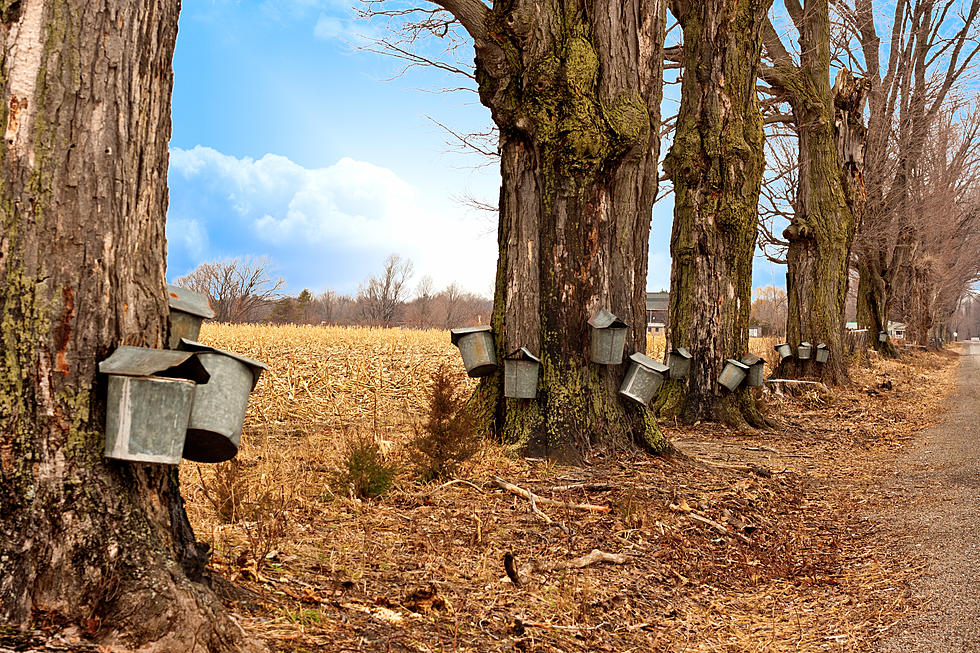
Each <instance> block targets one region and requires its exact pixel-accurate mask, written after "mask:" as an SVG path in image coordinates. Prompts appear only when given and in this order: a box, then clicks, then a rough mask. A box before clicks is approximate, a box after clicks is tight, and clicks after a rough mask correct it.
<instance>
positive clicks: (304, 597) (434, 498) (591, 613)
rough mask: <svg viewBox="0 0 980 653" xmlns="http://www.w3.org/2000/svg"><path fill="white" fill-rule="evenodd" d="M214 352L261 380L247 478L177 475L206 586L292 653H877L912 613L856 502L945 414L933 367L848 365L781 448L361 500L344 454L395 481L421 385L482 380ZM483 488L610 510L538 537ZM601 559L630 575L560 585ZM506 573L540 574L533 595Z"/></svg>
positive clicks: (328, 355)
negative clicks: (353, 452)
mask: <svg viewBox="0 0 980 653" xmlns="http://www.w3.org/2000/svg"><path fill="white" fill-rule="evenodd" d="M202 340H204V341H205V342H208V343H209V344H214V345H216V346H219V347H222V348H226V349H231V350H234V351H237V352H240V353H243V354H246V355H248V356H253V357H255V358H258V359H260V360H263V361H265V362H266V363H268V364H269V365H270V370H269V372H268V373H266V374H265V375H263V380H262V381H260V384H259V386H258V387H257V389H256V392H255V394H254V395H253V400H252V402H251V404H250V408H249V414H248V418H247V423H246V432H245V434H244V436H243V444H242V450H241V452H240V455H239V457H238V459H237V461H238V462H236V463H235V464H234V465H232V464H229V463H225V464H223V465H196V464H193V463H185V464H184V465H183V466H182V468H181V471H182V479H183V491H184V494H185V497H186V498H187V504H188V512H189V514H190V516H191V520H192V522H193V523H194V525H195V528H196V530H197V533H198V537H200V538H201V539H204V540H207V541H210V542H212V544H213V545H214V547H215V549H216V553H215V556H214V558H213V562H212V567H213V569H214V570H216V572H217V573H219V574H221V575H223V576H225V577H227V578H230V579H232V580H234V581H235V582H237V583H239V584H241V585H242V586H244V587H246V588H247V589H248V590H249V596H248V598H245V597H239V598H241V602H240V603H239V604H238V605H237V607H236V608H235V609H236V611H237V612H238V613H239V615H240V620H241V622H242V624H243V626H244V627H245V628H246V630H248V631H249V632H250V633H252V634H253V635H255V636H256V637H262V638H265V639H267V640H268V641H269V642H270V644H271V645H272V646H273V647H274V648H276V649H278V650H288V651H301V650H308V651H314V650H330V651H342V650H364V651H477V650H479V651H515V650H521V651H654V650H677V651H755V650H760V651H761V650H766V651H790V650H792V651H797V650H799V651H824V650H831V651H838V650H867V649H868V647H869V646H870V644H871V643H873V642H874V641H875V639H876V638H878V637H879V636H880V635H881V634H882V633H883V632H886V631H887V630H888V628H889V627H891V626H892V625H893V624H894V623H895V622H896V620H897V619H899V618H901V617H902V615H903V614H904V613H906V612H907V611H908V610H909V609H910V603H909V590H908V581H909V579H910V578H911V577H912V576H913V575H914V573H916V569H917V565H918V564H919V563H918V561H917V560H915V559H914V558H910V557H908V556H906V555H904V554H902V553H901V552H899V551H891V550H888V549H884V550H882V549H881V548H880V544H881V541H882V538H883V535H882V533H880V532H879V531H878V530H877V526H876V522H875V521H874V519H873V515H870V514H868V511H867V510H866V506H868V505H870V504H871V503H873V502H875V501H877V495H876V490H875V488H876V487H877V484H876V481H877V479H878V478H879V477H880V475H881V474H883V473H884V471H883V469H885V467H884V466H883V465H884V463H883V461H885V462H887V459H888V455H889V452H890V450H892V449H895V448H898V447H899V446H900V445H901V443H902V442H904V441H906V440H907V439H908V438H909V437H911V435H912V434H913V433H914V431H915V430H916V429H917V428H919V427H921V426H922V425H924V424H925V423H928V421H930V419H932V417H933V416H934V415H936V414H937V413H938V411H937V408H938V406H940V405H941V402H942V401H944V399H945V396H946V391H947V390H948V388H950V387H951V385H952V380H951V376H950V375H951V369H952V362H951V359H949V358H947V357H944V356H942V355H938V354H916V359H915V362H916V365H915V366H914V367H913V368H909V367H908V366H907V365H904V364H901V363H899V362H893V361H885V362H875V363H873V367H869V368H863V367H859V368H856V369H855V384H854V386H853V387H852V388H850V389H847V390H846V391H843V392H840V393H836V394H835V395H834V396H832V397H830V398H820V397H817V396H809V397H808V396H803V397H797V398H790V399H781V400H780V402H781V403H779V404H774V405H772V406H771V412H772V414H773V415H778V416H779V417H780V419H781V421H782V425H781V426H780V428H777V429H773V430H772V431H769V432H764V433H760V432H732V431H729V430H725V429H721V428H715V427H706V426H704V425H702V426H701V427H698V428H696V429H669V430H668V434H669V435H670V437H671V438H672V439H674V440H675V441H677V442H679V445H680V447H681V448H682V450H683V451H685V452H687V453H688V454H689V455H690V456H692V458H685V457H671V458H648V457H646V456H636V457H628V456H620V457H615V458H603V457H597V458H595V459H594V460H591V461H590V463H591V464H590V465H589V466H587V467H584V468H572V467H563V466H557V465H551V464H547V463H543V462H540V461H534V460H515V459H513V458H510V457H507V456H506V455H505V454H504V452H503V450H502V449H501V448H500V447H497V446H494V445H492V444H484V445H483V447H482V448H481V450H480V451H479V453H478V454H477V455H476V456H475V457H474V458H473V459H472V460H470V461H469V462H468V463H466V464H465V465H464V467H463V469H462V471H461V473H460V476H461V478H463V479H465V482H462V481H460V482H451V483H448V484H441V485H439V484H433V485H428V486H420V485H417V484H414V483H413V482H411V481H410V479H409V478H408V475H407V474H406V475H404V476H403V477H402V478H400V479H399V480H398V481H397V482H396V487H395V490H394V491H392V492H391V493H389V494H388V495H386V496H385V497H383V498H382V499H381V500H378V501H358V500H354V499H351V498H349V497H346V496H339V495H338V494H337V492H336V491H335V490H334V488H333V487H332V486H331V482H330V479H331V475H332V473H333V472H334V471H335V470H336V469H337V467H338V463H339V460H340V456H341V455H342V452H343V449H344V442H345V438H352V437H363V436H364V435H365V434H367V435H372V436H373V437H375V438H376V439H378V440H379V441H380V442H383V443H384V445H385V448H386V449H388V450H390V452H391V456H392V458H393V460H395V461H400V460H402V458H403V455H402V452H401V447H402V445H403V443H404V442H405V441H406V440H407V439H408V438H409V437H410V436H411V434H412V430H411V425H412V423H413V422H414V421H415V420H416V419H419V418H420V417H421V415H422V412H423V411H422V407H423V404H424V396H425V386H426V381H427V379H428V376H429V372H430V371H431V370H433V369H435V368H436V367H437V366H438V365H439V364H440V363H443V362H450V363H451V364H453V365H456V366H457V368H458V371H459V378H460V382H461V383H469V381H468V380H466V379H465V376H464V375H463V373H462V366H461V365H460V364H459V363H458V361H457V359H456V350H455V349H454V348H453V347H452V346H451V345H450V344H449V339H448V337H447V335H446V334H445V333H442V332H413V331H399V330H372V329H339V328H326V329H324V328H315V327H229V326H223V325H209V326H207V327H206V328H205V331H204V333H203V334H202ZM772 344H774V343H768V342H760V341H753V342H752V344H751V349H752V350H753V351H756V350H757V349H758V350H759V351H758V352H757V353H760V354H761V355H763V356H765V355H766V354H765V353H763V352H764V351H771V345H772ZM659 346H660V347H661V351H658V350H657V347H658V343H657V341H656V340H652V341H651V346H650V348H649V349H650V353H651V355H653V356H656V357H658V358H659V357H662V346H663V345H662V341H661V343H660V344H659ZM886 381H890V382H891V386H890V387H891V389H885V388H887V387H888V384H887V383H885V382H886ZM937 389H938V391H937ZM752 470H754V471H752ZM493 476H501V477H503V478H505V479H507V480H509V481H511V482H514V483H517V484H519V485H521V486H522V487H525V488H530V489H532V490H533V491H534V492H536V493H538V494H539V495H541V496H546V497H550V498H555V499H559V500H564V501H572V502H588V503H594V504H601V505H608V506H610V507H611V510H610V511H609V512H607V513H599V512H585V511H577V510H571V509H566V508H562V507H554V506H544V505H541V506H538V508H539V509H541V510H543V511H544V512H545V513H547V514H548V515H549V516H550V518H551V519H553V520H554V521H555V522H557V523H558V524H560V525H561V526H558V525H548V524H546V523H544V521H543V520H542V519H541V518H540V517H538V516H536V515H535V514H534V513H532V512H531V511H530V510H529V505H528V503H527V502H526V501H524V500H523V499H518V498H516V497H514V496H513V495H510V494H505V493H503V492H501V491H499V490H496V489H495V488H494V486H493V484H492V483H491V479H492V477H493ZM209 497H210V499H209ZM221 497H234V499H233V500H232V502H233V503H234V505H235V508H234V510H233V511H230V510H229V509H225V510H224V512H222V511H221V510H220V509H219V508H220V506H221V505H224V504H222V502H221V500H220V499H221ZM692 514H693V515H697V516H699V517H703V518H706V519H709V520H711V521H713V522H715V523H716V524H718V525H720V527H721V528H720V529H716V528H714V527H712V526H710V525H706V523H705V522H704V521H701V520H699V519H698V518H697V517H695V516H692ZM562 527H564V529H565V530H567V531H568V534H566V533H565V532H564V531H563V530H562ZM593 548H599V549H602V550H604V551H607V552H610V553H621V554H625V555H626V556H627V562H626V563H625V564H623V565H621V566H620V565H597V566H592V567H587V568H585V569H581V570H570V569H563V568H562V566H561V563H563V562H565V561H568V560H570V559H572V558H575V557H577V556H579V555H582V554H584V553H588V552H589V551H591V550H592V549H593ZM504 553H511V554H513V555H514V556H515V557H516V559H517V562H518V564H519V565H529V566H528V568H527V569H526V571H525V573H524V575H523V577H524V580H525V583H524V585H523V586H522V587H520V588H516V587H514V586H513V584H512V583H511V582H510V581H509V580H507V579H506V577H505V575H504V568H503V563H502V557H503V555H504Z"/></svg>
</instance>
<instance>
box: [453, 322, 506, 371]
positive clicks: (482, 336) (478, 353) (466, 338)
mask: <svg viewBox="0 0 980 653" xmlns="http://www.w3.org/2000/svg"><path fill="white" fill-rule="evenodd" d="M449 339H450V340H451V341H452V343H453V344H454V345H456V346H457V347H459V353H460V355H461V356H462V357H463V365H465V366H466V373H467V374H468V375H469V376H472V377H479V376H489V375H490V374H493V373H494V370H496V369H497V356H496V354H494V351H493V334H492V333H491V332H490V327H488V326H476V327H466V328H465V329H452V330H450V331H449Z"/></svg>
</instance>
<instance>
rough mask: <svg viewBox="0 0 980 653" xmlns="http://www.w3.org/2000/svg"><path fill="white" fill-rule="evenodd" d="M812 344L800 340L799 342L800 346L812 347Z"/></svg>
mask: <svg viewBox="0 0 980 653" xmlns="http://www.w3.org/2000/svg"><path fill="white" fill-rule="evenodd" d="M812 346H813V345H811V344H810V343H809V342H801V343H800V347H812Z"/></svg>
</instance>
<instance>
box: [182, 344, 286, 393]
mask: <svg viewBox="0 0 980 653" xmlns="http://www.w3.org/2000/svg"><path fill="white" fill-rule="evenodd" d="M180 347H181V348H182V349H186V350H188V351H194V352H201V353H210V354H221V355H222V356H228V357H229V358H234V359H235V360H236V361H238V362H240V363H244V364H245V365H247V366H248V368H249V369H250V370H252V377H253V378H252V388H255V384H256V383H258V382H259V376H260V375H261V374H262V370H267V369H269V366H268V365H266V364H265V363H263V362H261V361H257V360H255V359H254V358H249V357H247V356H239V355H238V354H233V353H231V352H230V351H225V350H224V349H218V348H217V347H208V346H207V345H202V344H201V343H199V342H194V341H193V340H188V339H187V338H181V339H180Z"/></svg>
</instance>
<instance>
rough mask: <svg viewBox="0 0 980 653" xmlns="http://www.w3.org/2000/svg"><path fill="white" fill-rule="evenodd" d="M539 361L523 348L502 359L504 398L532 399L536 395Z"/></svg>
mask: <svg viewBox="0 0 980 653" xmlns="http://www.w3.org/2000/svg"><path fill="white" fill-rule="evenodd" d="M540 368H541V361H540V360H539V359H538V358H536V357H535V356H534V355H533V354H532V353H531V352H529V351H528V350H527V349H525V348H524V347H521V348H520V349H515V350H514V351H513V352H511V353H510V354H508V355H507V356H506V357H504V396H505V397H511V398H512V399H534V398H535V397H536V396H537V395H538V370H539V369H540Z"/></svg>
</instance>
